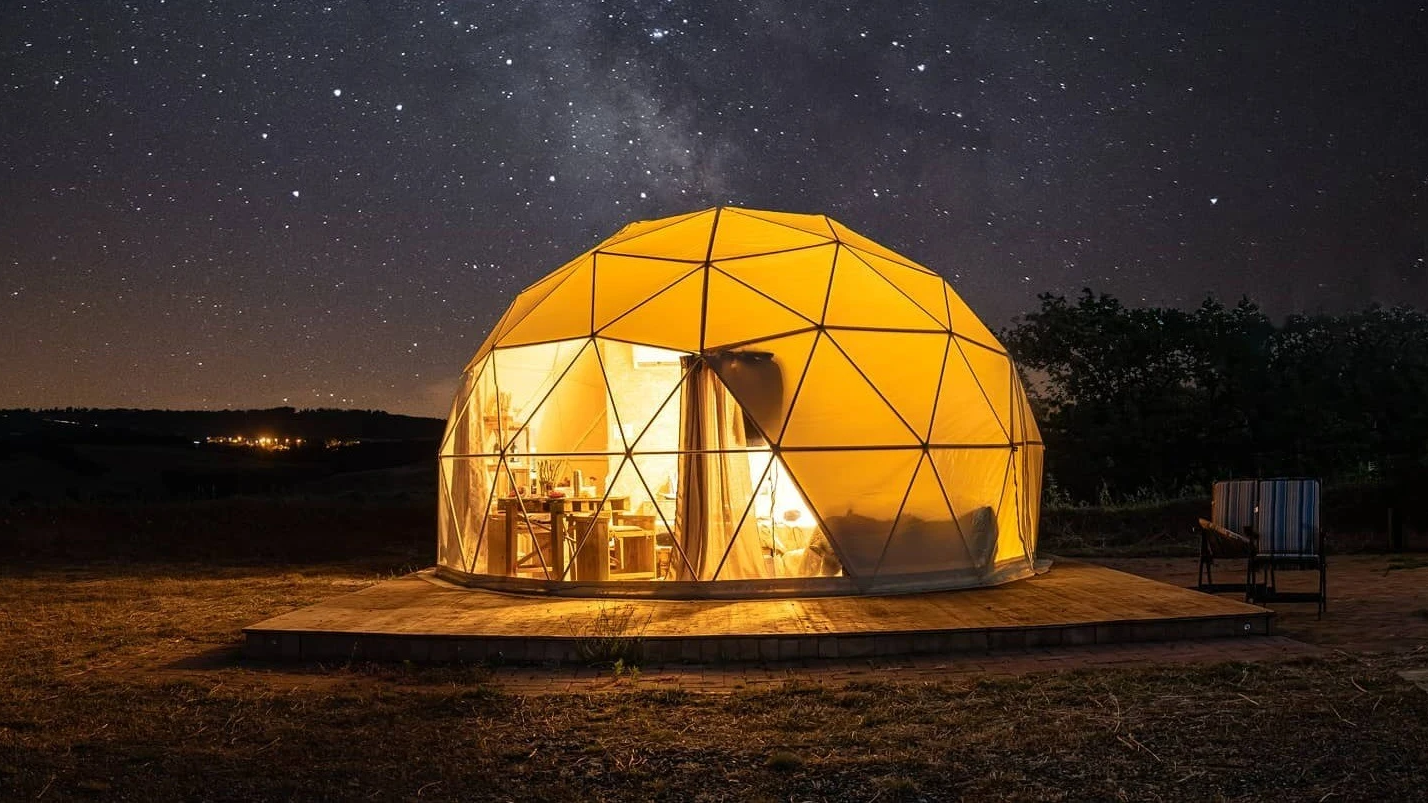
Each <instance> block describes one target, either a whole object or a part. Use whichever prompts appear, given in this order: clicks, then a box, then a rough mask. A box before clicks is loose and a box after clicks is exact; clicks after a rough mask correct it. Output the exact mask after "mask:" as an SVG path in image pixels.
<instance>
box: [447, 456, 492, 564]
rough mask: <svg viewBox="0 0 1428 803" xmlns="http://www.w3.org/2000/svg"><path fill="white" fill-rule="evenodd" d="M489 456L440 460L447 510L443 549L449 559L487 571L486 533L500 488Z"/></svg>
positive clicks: (452, 561) (454, 562) (455, 562)
mask: <svg viewBox="0 0 1428 803" xmlns="http://www.w3.org/2000/svg"><path fill="white" fill-rule="evenodd" d="M489 462H491V461H489V460H487V459H485V458H459V457H454V458H444V459H442V460H441V461H440V481H441V487H442V493H443V499H442V501H443V502H444V503H445V504H444V509H443V510H442V511H441V512H440V514H439V518H438V521H440V522H443V530H442V532H443V541H442V543H443V549H442V553H443V556H444V557H445V560H446V561H451V562H449V563H448V562H445V561H444V562H443V565H448V566H453V567H455V568H460V569H461V570H463V571H468V572H482V573H484V571H485V566H484V562H483V559H482V553H481V550H482V547H483V543H482V540H483V534H484V533H485V532H486V530H487V528H488V527H489V525H490V522H489V516H488V511H489V507H490V503H491V500H492V496H493V489H494V488H495V487H496V485H497V484H496V483H495V482H494V479H495V473H496V470H495V467H494V466H490V465H488V463H489Z"/></svg>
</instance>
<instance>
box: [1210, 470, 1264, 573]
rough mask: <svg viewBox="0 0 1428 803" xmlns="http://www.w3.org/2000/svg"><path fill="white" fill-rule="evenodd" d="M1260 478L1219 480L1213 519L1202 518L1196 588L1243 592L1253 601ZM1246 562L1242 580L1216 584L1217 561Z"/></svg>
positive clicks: (1213, 497) (1212, 498)
mask: <svg viewBox="0 0 1428 803" xmlns="http://www.w3.org/2000/svg"><path fill="white" fill-rule="evenodd" d="M1258 487H1259V483H1258V481H1257V480H1223V481H1221V482H1217V483H1215V485H1214V488H1213V489H1212V491H1211V496H1210V518H1209V519H1208V520H1207V519H1200V526H1199V528H1198V529H1199V531H1200V574H1199V580H1198V582H1197V583H1196V585H1195V588H1196V589H1197V590H1199V591H1204V592H1207V593H1211V594H1214V593H1219V592H1223V591H1235V592H1242V593H1244V595H1245V599H1246V600H1249V598H1250V596H1251V594H1252V593H1253V587H1254V561H1253V559H1254V557H1255V554H1256V552H1257V548H1256V543H1255V540H1254V534H1253V525H1254V515H1255V495H1256V493H1257V491H1258ZM1224 560H1243V561H1245V578H1244V582H1240V583H1216V582H1215V562H1216V561H1224Z"/></svg>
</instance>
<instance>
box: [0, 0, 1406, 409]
mask: <svg viewBox="0 0 1428 803" xmlns="http://www.w3.org/2000/svg"><path fill="white" fill-rule="evenodd" d="M0 87H3V94H0V407H12V406H29V407H39V406H67V405H76V406H81V405H82V406H126V407H183V408H221V407H255V406H276V405H283V404H290V405H293V406H297V407H316V406H324V407H358V408H381V409H387V410H392V411H396V412H406V413H417V414H436V415H440V414H444V412H445V410H446V408H447V406H448V405H449V402H450V395H451V393H452V392H453V390H454V387H455V382H456V379H457V377H458V375H459V374H460V372H461V369H462V367H463V366H464V365H465V363H466V361H467V360H468V359H469V358H470V356H471V355H472V353H473V352H474V351H475V350H476V348H477V346H478V345H479V344H480V342H481V340H482V339H483V337H484V335H485V334H486V332H487V330H488V329H489V328H490V327H491V326H492V325H493V324H494V323H495V321H496V319H497V318H498V317H499V316H500V314H501V312H502V311H503V310H504V308H505V306H506V305H507V304H508V303H509V302H510V300H511V299H512V298H513V297H514V296H515V294H516V293H517V292H518V291H519V290H520V289H522V288H523V287H525V286H526V285H527V284H529V283H530V282H532V281H534V280H535V279H537V278H538V277H540V276H542V275H544V274H545V273H547V272H549V271H550V270H552V269H554V268H555V267H557V266H558V265H559V264H561V263H562V262H564V261H565V260H567V259H569V258H570V257H572V256H574V255H576V254H577V253H579V252H580V251H583V250H584V249H586V248H588V247H589V246H591V245H593V244H594V243H595V242H596V241H598V240H599V239H601V238H604V237H606V236H608V235H609V234H611V233H613V232H614V231H615V230H617V229H619V228H620V227H621V226H622V225H623V224H624V223H626V222H628V221H630V220H635V219H645V218H653V217H663V216H666V215H672V214H676V213H680V212H685V211H690V210H694V209H700V208H705V207H709V206H713V205H715V204H720V203H731V204H736V205H740V206H751V207H756V208H767V209H778V210H786V211H796V212H822V213H826V214H828V215H830V216H832V217H834V218H836V219H838V220H840V221H842V222H843V223H845V224H847V225H848V226H850V227H852V228H853V229H855V230H858V231H860V232H861V233H863V234H866V235H868V236H870V237H872V238H873V239H875V240H878V241H880V242H882V243H885V244H886V245H888V246H890V247H892V248H894V249H896V250H899V251H901V252H902V253H904V254H905V255H907V256H909V257H911V258H912V259H915V260H917V261H919V262H921V263H923V264H925V265H928V266H929V267H932V268H933V269H935V270H938V271H940V272H942V273H943V275H945V276H946V277H947V278H948V279H949V280H950V281H951V282H952V284H953V285H954V287H956V288H957V290H958V291H959V292H960V293H961V295H962V296H963V297H964V298H965V299H966V300H967V301H968V303H970V304H971V305H972V307H973V309H975V310H977V311H978V312H979V313H980V314H981V315H982V317H983V318H984V319H985V320H986V321H987V322H988V323H989V325H991V326H992V327H993V328H997V327H1001V326H1004V325H1007V324H1008V323H1010V322H1011V320H1012V318H1013V316H1015V315H1018V314H1022V313H1024V312H1027V311H1029V310H1031V309H1032V308H1033V307H1034V306H1035V304H1036V299H1035V296H1036V294H1037V293H1039V292H1043V291H1054V292H1058V293H1065V294H1071V293H1075V292H1078V291H1079V289H1080V288H1081V287H1083V286H1091V287H1092V288H1094V289H1097V290H1102V291H1107V292H1111V293H1114V294H1116V295H1118V296H1120V297H1121V298H1123V299H1124V300H1126V301H1127V302H1128V303H1136V304H1139V303H1153V304H1177V305H1187V306H1193V305H1195V304H1198V302H1199V301H1200V300H1201V299H1202V298H1204V296H1205V294H1206V293H1214V294H1215V295H1217V296H1219V297H1221V298H1223V299H1226V300H1228V301H1233V300H1235V299H1237V298H1238V297H1239V296H1241V295H1244V294H1247V295H1249V296H1250V297H1252V298H1254V299H1256V300H1258V301H1260V302H1261V303H1262V304H1263V305H1264V306H1265V307H1266V309H1267V310H1268V311H1270V312H1271V313H1272V314H1275V315H1283V314H1286V313H1290V312H1296V311H1305V310H1310V311H1312V310H1319V309H1323V310H1325V311H1339V310H1344V309H1350V308H1357V307H1361V306H1363V305H1365V304H1367V303H1369V302H1371V301H1378V302H1382V303H1386V304H1394V303H1410V304H1415V305H1418V306H1425V305H1428V264H1425V256H1428V6H1425V4H1424V3H1419V2H1415V3H1389V2H1371V3H1350V2H1324V3H1318V2H1304V1H1303V0H1301V1H1300V2H1285V3H1278V4H1276V3H1255V2H1244V0H1230V1H1229V2H1217V3H1197V2H1188V1H1180V0H1177V1H1174V2H1166V3H1143V4H1137V5H1135V6H1130V5H1122V4H1119V3H1096V4H1087V3H1080V2H1071V0H1063V1H1062V2H1050V3H1040V4H1034V3H1007V2H988V3H943V2H882V3H867V4H861V5H858V6H853V7H851V8H849V7H846V4H836V5H823V4H815V3H811V2H808V3H792V2H790V3H785V4H780V3H776V2H771V1H769V2H754V3H733V2H729V3H704V2H684V1H683V0H680V1H678V2H605V3H600V2H587V3H568V2H567V3H560V2H529V3H514V2H512V3H493V4H485V3H475V2H448V3H422V4H416V3H401V2H367V3H355V2H354V3H340V2H334V3H327V4H323V3H309V2H291V1H290V0H288V1H285V2H276V3H254V2H246V1H245V0H223V1H222V2H185V1H183V0H171V1H170V2H166V3H165V2H133V3H124V4H121V3H114V2H93V3H90V2H85V3H78V2H71V3H57V2H56V3H35V2H17V1H16V0H8V2H5V3H4V5H3V7H0Z"/></svg>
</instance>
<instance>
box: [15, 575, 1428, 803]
mask: <svg viewBox="0 0 1428 803" xmlns="http://www.w3.org/2000/svg"><path fill="white" fill-rule="evenodd" d="M1400 571H1418V568H1417V567H1416V566H1415V567H1412V568H1407V569H1402V570H1400ZM1425 571H1428V569H1425ZM382 576H383V575H382V574H381V573H379V572H375V571H373V569H372V567H371V566H370V565H360V566H352V565H346V566H341V565H309V566H302V567H285V568H274V567H246V568H245V567H228V568H213V567H202V566H194V565H172V566H163V565H148V566H143V567H138V568H134V567H121V566H110V567H103V568H96V569H89V570H82V571H80V570H64V569H56V568H44V569H36V570H31V571H27V572H24V573H12V574H10V575H8V576H4V577H0V637H3V640H4V641H3V643H4V645H5V649H3V650H0V798H4V799H14V800H32V799H37V798H38V799H42V800H51V799H106V800H110V799H119V800H146V801H147V800H172V799H208V800H255V799H299V800H331V799H353V800H368V799H375V800H396V799H403V800H449V799H492V800H561V801H572V800H602V799H604V800H769V801H774V800H780V801H782V800H837V801H841V800H919V799H921V800H945V799H956V798H964V799H988V798H997V799H1023V800H1112V799H1128V800H1154V799H1182V800H1184V799H1188V800H1207V799H1232V800H1260V799H1282V800H1321V799H1327V800H1333V799H1342V800H1370V799H1421V798H1422V795H1423V787H1422V783H1423V777H1424V773H1425V770H1428V766H1425V758H1424V756H1425V746H1428V694H1426V693H1424V692H1423V691H1422V690H1420V689H1418V688H1417V687H1415V686H1413V685H1411V684H1409V683H1407V682H1405V681H1403V680H1402V679H1400V678H1399V677H1398V675H1397V674H1396V670H1398V669H1401V668H1405V667H1411V666H1418V665H1420V664H1421V663H1422V655H1421V652H1420V653H1413V652H1411V651H1410V652H1400V653H1395V654H1387V655H1364V654H1354V653H1337V654H1330V655H1329V657H1326V658H1323V659H1314V660H1300V661H1294V662H1288V663H1277V664H1239V663H1229V664H1219V665H1198V666H1176V667H1170V666H1141V667H1133V668H1123V669H1097V670H1094V671H1087V670H1082V671H1073V672H1049V673H1040V674H1030V675H1026V676H1023V677H1018V678H1000V679H990V678H987V679H983V678H976V679H969V678H967V677H965V676H959V677H957V678H955V679H949V680H947V681H943V682H938V683H930V684H929V683H898V682H891V683H866V684H853V685H845V686H824V685H819V684H815V683H807V682H805V683H794V684H790V685H788V686H785V687H783V688H780V689H775V690H763V691H740V692H735V693H733V694H728V695H698V694H689V693H685V692H670V691H661V690H641V689H640V687H641V684H640V683H639V682H635V683H633V684H629V686H628V688H629V689H630V690H628V691H621V692H613V693H600V694H591V695H542V696H529V697H527V696H521V695H517V694H511V693H506V692H503V691H502V690H501V689H500V688H499V687H497V686H495V685H493V684H491V683H490V682H489V681H488V678H489V673H488V672H487V671H485V670H483V669H482V668H480V667H427V668H419V667H411V666H400V665H397V666H374V665H345V666H325V667H324V666H299V667H291V666H278V667H274V666H261V665H246V664H244V663H243V662H242V661H241V660H240V659H239V656H238V643H239V642H238V632H239V629H240V628H241V627H242V626H243V625H245V624H249V623H251V622H254V621H257V620H259V619H262V618H265V617H267V616H270V615H273V614H276V613H279V612H282V611H285V610H290V609H292V608H293V607H296V606H299V605H302V604H306V603H310V602H314V601H317V600H319V599H322V598H326V597H329V596H333V595H336V594H341V593H346V592H348V591H350V590H353V589H356V588H360V587H362V586H364V585H366V584H369V583H371V582H374V581H376V580H378V579H381V577H382Z"/></svg>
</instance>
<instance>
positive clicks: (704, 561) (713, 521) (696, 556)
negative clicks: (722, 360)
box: [674, 356, 766, 580]
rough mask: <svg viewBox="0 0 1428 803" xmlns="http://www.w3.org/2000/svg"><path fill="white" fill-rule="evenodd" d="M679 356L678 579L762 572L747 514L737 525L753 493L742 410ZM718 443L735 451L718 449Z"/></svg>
mask: <svg viewBox="0 0 1428 803" xmlns="http://www.w3.org/2000/svg"><path fill="white" fill-rule="evenodd" d="M683 362H684V366H683V367H684V368H685V370H686V372H687V373H686V376H685V380H684V388H683V400H682V405H681V408H680V422H679V449H680V452H681V454H680V456H679V494H678V501H677V503H676V509H675V529H676V530H677V532H678V536H677V537H678V539H679V545H680V547H681V549H683V551H684V556H685V558H687V559H688V561H689V565H688V566H685V565H683V563H682V561H681V560H680V559H679V557H678V556H675V558H674V560H675V562H676V563H677V564H680V572H679V579H681V580H695V579H697V580H712V579H714V575H715V572H718V575H719V579H720V580H750V579H755V578H760V577H764V576H766V571H765V564H764V559H763V550H762V549H761V547H760V543H759V537H758V526H757V522H756V521H755V518H754V514H753V513H752V512H750V513H749V515H748V517H747V519H746V520H745V521H744V525H743V527H742V528H740V527H739V521H740V519H741V518H744V512H745V509H746V508H747V507H748V505H749V501H750V499H751V498H752V497H753V493H754V489H753V483H752V481H751V479H750V476H749V455H748V453H747V452H746V451H743V450H744V449H746V448H747V445H748V440H747V438H746V436H745V433H744V413H743V410H742V409H741V408H740V407H739V404H738V402H736V401H735V400H734V397H733V396H732V395H731V394H730V393H729V389H728V388H726V387H725V386H724V383H723V382H720V381H719V377H718V376H717V375H716V374H715V373H714V371H712V370H711V369H710V368H709V365H708V364H707V363H706V362H705V361H704V359H703V358H702V357H699V356H689V357H684V358H683ZM725 449H729V450H735V451H732V452H722V451H718V450H725ZM731 543H732V544H733V547H732V548H730V544H731ZM726 553H727V555H728V556H727V557H725V554H726ZM721 561H722V562H723V569H722V570H720V568H719V566H720V562H721ZM690 567H693V570H694V571H693V572H692V573H691V572H690Z"/></svg>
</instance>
